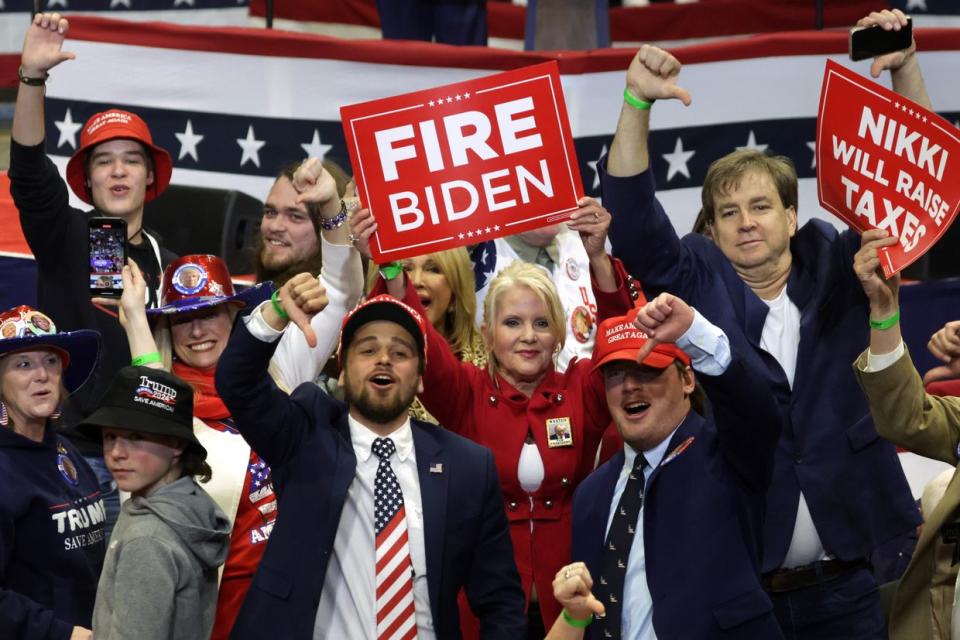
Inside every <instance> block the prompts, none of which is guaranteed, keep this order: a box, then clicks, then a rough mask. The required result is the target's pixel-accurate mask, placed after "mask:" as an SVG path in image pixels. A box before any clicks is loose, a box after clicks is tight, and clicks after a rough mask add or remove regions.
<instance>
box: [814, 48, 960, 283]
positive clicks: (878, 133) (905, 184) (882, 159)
mask: <svg viewBox="0 0 960 640" xmlns="http://www.w3.org/2000/svg"><path fill="white" fill-rule="evenodd" d="M816 149H817V189H818V192H819V196H820V204H821V205H823V207H824V208H825V209H827V210H828V211H831V212H833V213H834V214H835V215H837V216H838V217H839V218H841V219H842V220H844V221H845V222H846V223H847V224H849V225H850V226H852V227H854V228H855V229H857V230H859V231H865V230H867V229H871V228H879V229H886V230H887V231H889V233H890V234H891V235H894V236H896V237H897V238H898V239H899V240H900V242H899V243H898V244H895V245H893V246H891V247H888V248H885V249H881V250H880V251H881V254H882V255H881V260H880V262H881V264H882V265H883V272H884V274H885V275H886V277H888V278H889V277H890V276H892V275H893V274H894V273H897V272H898V271H900V270H901V269H903V268H904V267H906V266H907V265H909V264H911V263H912V262H914V261H915V260H917V259H918V258H920V257H921V256H922V255H923V254H924V253H926V252H927V251H928V250H929V249H930V247H932V246H933V245H934V244H936V242H937V240H939V239H940V237H941V236H942V235H943V234H944V232H945V231H946V230H947V228H948V227H949V226H950V224H951V223H952V222H953V219H954V217H956V215H957V208H958V205H960V130H958V129H957V128H956V127H954V126H953V125H952V124H950V123H949V122H947V121H946V120H944V119H943V118H941V117H940V116H938V115H936V114H935V113H933V112H932V111H928V110H927V109H924V108H923V107H921V106H920V105H918V104H916V103H915V102H911V101H910V100H907V99H905V98H904V97H902V96H900V95H897V94H896V93H894V92H892V91H890V90H889V89H886V88H884V87H881V86H880V85H878V84H876V83H874V82H870V81H869V80H867V79H865V78H863V77H861V76H860V75H858V74H856V73H854V72H853V71H850V70H849V69H847V68H846V67H844V66H842V65H839V64H837V63H835V62H833V61H830V60H828V61H827V68H826V71H825V72H824V76H823V87H822V89H821V90H820V113H819V116H818V118H817V146H816Z"/></svg>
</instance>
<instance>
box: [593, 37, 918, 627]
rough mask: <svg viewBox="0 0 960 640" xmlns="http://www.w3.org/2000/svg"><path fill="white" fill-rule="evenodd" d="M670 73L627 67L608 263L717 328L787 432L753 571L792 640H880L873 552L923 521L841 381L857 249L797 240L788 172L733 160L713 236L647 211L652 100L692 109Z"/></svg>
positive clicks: (716, 191)
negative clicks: (770, 394)
mask: <svg viewBox="0 0 960 640" xmlns="http://www.w3.org/2000/svg"><path fill="white" fill-rule="evenodd" d="M679 73H680V64H679V62H677V60H676V59H675V58H674V57H673V56H671V55H670V54H669V53H667V52H666V51H663V50H662V49H658V48H656V47H651V46H648V45H644V46H643V47H642V48H641V50H640V51H639V52H638V54H637V55H636V56H635V57H634V59H633V61H632V62H631V64H630V68H629V69H628V71H627V89H626V90H627V94H625V95H626V96H627V98H626V102H625V104H624V106H623V109H622V112H621V116H620V122H619V123H618V128H617V135H616V137H615V139H614V141H613V143H612V145H611V149H610V154H609V156H608V157H607V159H606V160H605V161H604V162H601V164H600V165H599V166H600V168H601V171H602V174H601V184H602V188H603V198H604V204H605V205H606V206H607V207H608V209H609V210H610V212H611V213H612V214H613V221H612V226H611V233H610V239H611V241H612V243H613V250H614V253H615V254H616V255H617V257H619V258H620V259H622V260H623V262H624V265H625V266H626V268H627V270H628V271H629V272H630V273H631V275H633V276H635V277H637V278H638V279H639V280H640V281H642V282H643V286H644V288H645V289H646V290H648V291H652V292H658V291H669V292H671V293H673V294H675V295H678V296H680V297H682V298H683V299H684V300H686V301H687V302H688V303H689V304H691V305H693V306H695V307H696V308H697V309H698V310H699V311H700V312H701V313H703V315H704V316H706V317H707V318H708V319H710V321H711V322H713V323H715V324H717V325H718V326H719V327H721V328H722V329H723V330H724V332H725V333H726V334H727V336H729V338H730V343H731V345H732V347H733V349H734V351H735V352H737V353H738V354H740V355H741V356H742V357H743V358H744V359H745V360H747V362H748V364H750V365H751V367H752V368H754V369H756V370H757V371H759V372H761V373H762V375H763V376H764V377H765V378H766V381H767V383H768V384H769V385H772V387H773V389H774V393H775V395H776V396H777V399H778V401H779V404H780V406H781V410H782V412H783V414H784V427H783V433H782V436H781V438H780V442H779V445H778V447H777V450H776V458H775V461H774V469H773V479H772V481H771V484H770V488H769V490H768V493H767V510H766V519H765V527H764V535H763V554H764V555H763V571H764V573H765V584H766V587H767V590H768V592H769V593H770V594H771V597H772V599H773V601H774V606H775V609H776V612H777V617H778V619H779V620H780V622H781V625H782V626H783V628H784V630H785V631H786V630H788V631H789V632H788V634H787V635H789V636H791V637H797V638H825V637H843V638H851V639H852V638H882V637H885V630H884V619H883V615H882V613H881V610H880V603H879V597H878V594H877V584H876V580H875V579H874V577H873V575H872V573H871V570H870V560H871V556H872V554H873V553H874V552H875V551H876V550H877V549H878V548H879V547H880V546H881V545H884V544H885V543H890V542H891V541H893V540H895V539H896V538H898V537H906V536H907V535H908V534H910V532H912V531H913V530H914V528H915V527H916V525H917V524H919V522H920V519H919V515H918V512H917V509H916V506H915V505H914V501H913V497H912V495H911V493H910V487H909V486H908V484H907V481H906V478H905V477H904V474H903V470H902V468H901V466H900V462H899V460H898V458H897V454H896V450H895V449H894V447H893V445H891V444H890V443H889V442H886V441H885V440H883V439H881V438H880V437H879V436H878V434H877V432H876V429H875V428H874V425H873V421H872V420H871V418H870V414H869V411H868V407H867V404H866V402H865V401H864V398H863V396H862V394H861V393H859V388H858V386H857V383H856V379H855V377H854V376H853V375H852V373H851V371H850V365H849V363H850V362H851V361H853V360H855V359H856V357H857V356H858V355H859V353H860V352H861V351H863V349H864V348H865V346H866V344H867V338H868V336H867V324H866V323H865V322H864V319H865V318H866V317H867V316H868V314H869V309H868V305H867V300H866V297H865V296H864V295H863V290H862V288H861V286H860V283H859V282H858V281H857V278H856V277H855V276H854V275H853V272H852V270H851V268H850V265H851V264H852V263H853V256H854V254H855V253H856V251H857V250H858V248H859V247H860V238H859V237H858V236H857V234H855V233H854V232H852V231H850V230H847V231H844V232H843V233H838V232H837V231H836V230H835V229H834V228H833V227H832V226H831V225H829V224H827V223H825V222H823V221H820V220H811V221H810V222H808V223H806V224H805V225H804V226H803V227H801V228H799V229H798V228H797V192H798V187H797V176H796V171H795V170H794V167H793V164H792V163H791V162H790V160H789V159H787V158H783V157H771V156H767V155H766V154H764V153H761V152H758V151H754V150H739V151H735V152H733V153H730V154H728V155H727V156H724V157H722V158H720V159H719V160H717V161H716V162H714V163H713V164H712V165H711V166H710V169H709V170H708V172H707V175H706V177H705V179H704V187H703V213H702V215H703V217H704V219H705V221H706V231H707V235H700V234H690V235H687V236H685V237H684V238H683V239H680V238H679V237H678V236H677V233H676V231H675V230H674V228H673V225H672V224H671V222H670V220H669V219H668V218H667V216H666V214H665V213H664V211H663V208H662V207H661V206H660V204H659V203H658V202H657V200H656V197H655V194H654V183H653V175H652V170H651V169H650V157H649V152H648V150H647V140H648V137H649V124H650V106H651V103H652V102H653V101H654V100H656V99H679V100H681V101H683V102H684V103H685V104H689V103H690V95H689V94H688V93H687V91H686V90H684V89H683V88H681V87H679V86H678V85H677V78H678V76H679ZM736 95H737V94H736V92H733V93H731V96H732V97H733V98H734V99H736ZM708 236H709V237H708Z"/></svg>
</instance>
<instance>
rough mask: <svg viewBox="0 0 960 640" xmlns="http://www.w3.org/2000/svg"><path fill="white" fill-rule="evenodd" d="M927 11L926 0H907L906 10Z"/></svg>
mask: <svg viewBox="0 0 960 640" xmlns="http://www.w3.org/2000/svg"><path fill="white" fill-rule="evenodd" d="M918 9H919V10H920V11H929V9H927V0H907V11H916V10H918Z"/></svg>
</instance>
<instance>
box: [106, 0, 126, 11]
mask: <svg viewBox="0 0 960 640" xmlns="http://www.w3.org/2000/svg"><path fill="white" fill-rule="evenodd" d="M121 5H123V6H124V7H126V8H127V9H129V8H130V0H110V8H111V9H115V8H117V7H119V6H121Z"/></svg>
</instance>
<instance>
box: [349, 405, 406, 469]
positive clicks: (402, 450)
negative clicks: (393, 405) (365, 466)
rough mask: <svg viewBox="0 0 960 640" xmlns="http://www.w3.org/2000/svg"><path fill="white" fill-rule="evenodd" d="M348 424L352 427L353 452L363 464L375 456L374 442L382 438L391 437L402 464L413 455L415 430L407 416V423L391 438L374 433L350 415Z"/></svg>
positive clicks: (398, 428)
mask: <svg viewBox="0 0 960 640" xmlns="http://www.w3.org/2000/svg"><path fill="white" fill-rule="evenodd" d="M347 422H348V423H349V425H350V441H351V442H352V443H353V450H354V451H355V452H356V454H357V458H359V459H360V461H361V462H366V461H367V460H368V459H369V458H370V456H371V455H373V451H372V447H373V441H374V440H376V439H377V438H381V437H389V438H390V439H391V440H393V444H394V446H396V448H397V458H398V459H399V460H400V462H406V460H407V456H409V455H410V454H411V453H413V429H412V428H411V426H410V417H409V416H407V420H406V422H404V423H403V424H402V425H400V426H399V427H397V428H396V429H395V430H394V431H393V432H392V433H390V434H389V436H380V435H378V434H376V433H374V432H373V431H371V430H370V429H369V428H368V427H367V426H365V425H364V424H362V423H361V422H360V421H358V420H356V419H355V418H354V417H353V416H352V415H349V414H348V415H347Z"/></svg>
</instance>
